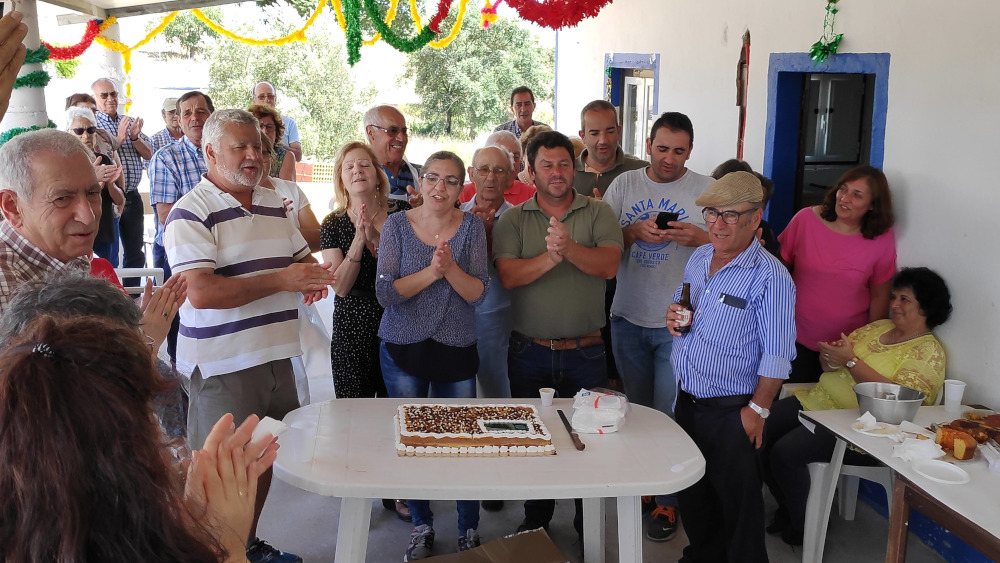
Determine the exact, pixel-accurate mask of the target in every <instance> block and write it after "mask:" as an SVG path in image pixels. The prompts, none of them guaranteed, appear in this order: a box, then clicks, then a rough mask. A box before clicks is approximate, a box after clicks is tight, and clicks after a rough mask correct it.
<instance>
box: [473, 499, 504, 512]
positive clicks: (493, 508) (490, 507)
mask: <svg viewBox="0 0 1000 563" xmlns="http://www.w3.org/2000/svg"><path fill="white" fill-rule="evenodd" d="M479 504H481V505H482V506H483V510H485V511H486V512H500V511H501V510H503V501H502V500H484V501H480V502H479Z"/></svg>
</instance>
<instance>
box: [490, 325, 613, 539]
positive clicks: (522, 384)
mask: <svg viewBox="0 0 1000 563" xmlns="http://www.w3.org/2000/svg"><path fill="white" fill-rule="evenodd" d="M605 362H606V360H605V352H604V344H595V345H593V346H584V347H582V348H577V349H573V350H550V349H549V348H548V347H546V346H542V345H541V344H538V343H537V342H534V341H533V340H530V339H528V338H525V337H523V336H520V335H518V334H511V336H510V347H509V349H508V350H507V370H508V375H509V377H510V394H511V396H512V397H518V398H536V397H538V390H539V389H540V388H542V387H551V388H553V389H555V390H556V397H559V398H566V399H568V398H572V397H573V396H574V395H576V392H577V391H579V390H580V389H581V388H583V389H593V388H594V387H606V386H607V384H608V371H607V364H606V363H605ZM555 506H556V502H555V501H554V500H551V499H537V500H534V499H533V500H526V501H524V521H525V524H527V525H529V526H530V527H532V528H535V527H548V525H549V521H551V520H552V513H553V512H554V511H555ZM573 526H574V527H575V528H576V531H577V532H581V530H582V529H583V512H582V510H581V503H580V499H576V517H575V518H574V519H573Z"/></svg>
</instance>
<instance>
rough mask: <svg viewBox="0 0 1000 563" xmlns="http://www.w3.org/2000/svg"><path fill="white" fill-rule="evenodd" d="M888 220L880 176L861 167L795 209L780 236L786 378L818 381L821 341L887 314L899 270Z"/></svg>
mask: <svg viewBox="0 0 1000 563" xmlns="http://www.w3.org/2000/svg"><path fill="white" fill-rule="evenodd" d="M893 221H894V219H893V214H892V194H891V193H890V192H889V182H888V181H887V180H886V178H885V174H883V173H882V171H880V170H879V169H877V168H873V167H871V166H858V167H857V168H852V169H851V170H848V171H847V172H846V173H845V174H844V175H843V176H841V177H840V179H839V180H838V181H837V184H836V185H835V186H834V187H833V188H831V189H830V191H829V192H827V194H826V197H825V198H824V199H823V204H822V205H817V206H814V207H810V208H806V209H802V210H801V211H799V212H798V213H797V214H796V215H795V217H793V218H792V221H791V222H790V223H789V224H788V226H787V227H786V228H785V230H784V231H783V232H782V233H781V235H780V236H779V237H778V242H780V243H781V258H782V260H783V261H784V262H785V264H786V265H787V266H788V270H789V271H790V272H791V274H792V279H793V280H795V289H796V297H795V328H796V331H797V334H796V338H795V340H796V342H795V348H796V352H797V355H796V358H795V361H794V362H792V373H791V376H790V377H789V379H788V381H789V382H790V383H800V382H815V381H817V380H818V379H819V376H820V374H821V373H822V371H823V370H822V368H821V367H820V363H819V351H818V350H819V344H818V343H819V342H833V341H836V340H840V339H841V338H842V336H841V335H842V334H849V333H850V332H851V331H853V330H854V329H857V328H859V327H861V326H864V325H866V324H868V323H869V322H872V321H875V320H878V319H884V318H886V317H887V316H888V312H889V282H890V280H891V279H892V275H893V273H895V270H896V241H895V239H894V238H893V234H892V224H893Z"/></svg>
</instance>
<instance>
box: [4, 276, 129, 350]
mask: <svg viewBox="0 0 1000 563" xmlns="http://www.w3.org/2000/svg"><path fill="white" fill-rule="evenodd" d="M42 315H53V316H57V317H101V318H105V319H110V320H112V321H116V322H120V323H122V324H124V325H125V326H127V327H129V328H132V329H136V330H138V329H139V328H140V324H141V323H142V312H141V311H139V308H138V307H136V306H135V303H134V302H133V301H132V299H130V298H129V297H128V296H127V295H125V293H124V292H123V291H122V290H120V289H118V288H117V287H115V286H113V285H111V284H110V283H108V282H107V281H105V280H103V279H100V278H95V277H91V276H90V275H89V274H87V273H83V272H74V271H63V272H56V273H55V274H53V275H50V276H49V277H47V278H46V279H45V280H42V281H38V282H35V283H33V284H29V285H25V286H22V287H21V289H19V290H18V291H17V293H15V294H14V296H13V297H12V298H11V300H10V303H8V304H7V308H6V309H5V310H4V312H3V316H0V348H5V347H6V346H7V342H8V341H10V340H12V339H13V338H15V337H17V336H18V335H19V334H21V332H22V331H24V328H25V327H26V326H28V325H29V324H30V323H31V322H32V321H33V320H35V319H37V318H38V317H40V316H42Z"/></svg>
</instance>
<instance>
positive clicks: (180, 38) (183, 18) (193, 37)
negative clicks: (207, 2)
mask: <svg viewBox="0 0 1000 563" xmlns="http://www.w3.org/2000/svg"><path fill="white" fill-rule="evenodd" d="M202 12H204V13H205V15H206V16H208V17H209V18H210V19H211V20H212V21H215V22H218V21H220V20H221V19H222V10H220V9H219V8H203V9H202ZM155 26H156V24H155V23H153V22H150V24H149V25H148V26H147V29H146V31H150V30H152V29H153V27H155ZM207 37H211V38H213V39H218V37H219V34H218V33H216V32H214V31H212V30H211V29H209V28H208V26H206V25H205V24H203V23H201V21H199V20H198V18H196V17H194V14H192V13H191V12H190V11H188V10H185V11H183V12H181V13H179V14H177V17H176V18H174V21H172V22H170V24H169V25H167V27H166V29H164V30H163V38H164V39H166V40H167V42H168V43H172V44H174V45H177V46H179V47H181V48H183V49H184V50H185V51H187V55H188V57H193V56H194V55H198V54H201V53H204V52H205V51H206V49H207V48H208V45H207V44H206V43H205V38H207Z"/></svg>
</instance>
